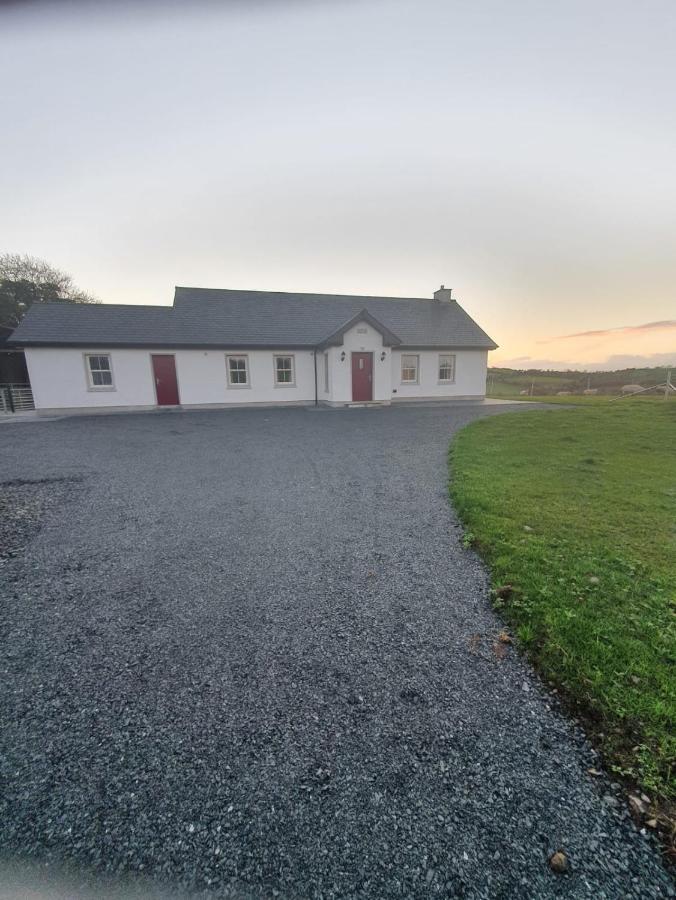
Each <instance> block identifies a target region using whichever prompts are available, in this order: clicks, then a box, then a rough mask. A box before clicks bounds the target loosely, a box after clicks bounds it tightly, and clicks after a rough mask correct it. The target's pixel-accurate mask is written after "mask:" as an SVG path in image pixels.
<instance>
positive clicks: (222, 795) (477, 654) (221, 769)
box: [0, 406, 672, 900]
mask: <svg viewBox="0 0 676 900" xmlns="http://www.w3.org/2000/svg"><path fill="white" fill-rule="evenodd" d="M504 409H505V408H504V407H502V408H501V407H498V408H495V407H493V408H480V407H476V406H465V407H457V408H444V407H434V408H398V409H385V410H378V409H373V410H371V409H354V410H349V411H348V410H340V411H311V410H303V409H287V410H238V411H227V412H202V413H189V414H184V415H175V414H165V415H135V416H111V417H101V418H96V417H91V418H72V419H64V420H60V421H56V422H49V423H35V424H21V425H18V424H17V425H15V426H12V427H6V428H4V429H2V433H0V452H1V459H2V479H3V481H5V482H6V481H9V480H12V481H14V482H15V483H14V484H13V485H10V486H9V487H8V486H7V485H6V484H5V486H4V487H3V488H2V490H3V491H5V494H7V492H9V493H10V494H11V496H12V497H14V498H16V497H19V498H20V497H21V494H22V489H23V488H25V490H26V492H27V496H28V500H27V503H28V506H27V510H28V512H26V514H25V516H23V519H22V522H21V527H20V528H19V529H18V534H19V535H20V540H19V539H17V540H18V542H19V546H16V547H9V546H5V548H4V549H5V554H4V555H5V559H4V563H3V565H2V567H1V568H0V588H1V592H2V604H1V607H0V631H1V633H2V640H3V652H2V663H3V665H2V686H1V688H0V691H1V701H2V703H1V706H2V708H1V710H0V711H1V712H2V716H3V719H2V721H3V728H2V733H1V735H0V776H1V777H2V785H1V790H0V850H1V851H2V852H3V853H4V854H5V856H9V857H11V858H15V857H16V856H17V855H25V856H27V858H29V859H32V860H37V861H39V862H41V863H42V862H45V861H46V862H50V863H53V864H54V865H55V866H58V865H61V864H62V863H63V861H69V862H70V863H71V864H75V865H76V866H80V867H82V869H83V870H84V871H90V872H96V873H98V874H102V873H103V874H108V875H111V874H112V875H115V876H118V875H120V874H123V873H134V874H135V875H136V874H137V873H143V874H144V875H146V876H148V878H149V882H148V883H149V884H151V885H157V884H159V885H166V886H167V887H171V888H174V889H180V890H185V891H186V892H189V893H190V892H194V891H199V892H201V893H200V896H205V897H211V896H219V897H238V898H239V897H242V898H245V897H246V898H269V897H273V896H279V897H286V898H311V897H312V898H329V897H369V898H389V897H428V896H429V897H434V896H443V897H487V898H488V897H490V898H496V897H504V898H515V897H516V898H518V897H529V898H548V897H590V898H591V897H593V898H595V900H600V898H612V900H615V898H619V897H646V898H648V897H650V898H655V897H665V896H672V894H671V893H670V891H671V888H670V880H669V878H668V876H667V875H666V873H665V871H664V870H663V869H662V867H661V864H660V862H659V857H658V853H657V851H656V850H655V848H654V846H653V844H652V842H651V841H652V839H651V838H648V837H645V836H642V835H640V834H639V833H638V832H637V831H636V830H635V828H634V826H633V825H632V823H631V821H630V820H629V819H628V817H627V815H626V813H625V812H624V805H623V804H622V803H621V802H620V801H619V799H618V797H619V794H618V793H617V790H616V789H615V790H614V789H613V786H612V785H611V784H610V782H609V781H607V780H606V779H605V778H601V779H599V778H593V777H591V776H590V775H589V774H587V769H588V768H590V767H592V766H595V765H598V762H597V760H596V759H595V757H594V755H593V753H592V752H591V751H590V750H589V748H588V747H587V746H586V744H585V742H584V740H583V738H582V736H581V735H580V734H579V733H578V732H577V731H576V730H575V729H574V727H573V726H571V725H570V724H568V723H567V722H566V721H565V720H564V719H563V718H562V716H561V715H560V714H559V713H558V712H557V711H556V710H554V709H552V704H551V698H550V696H549V695H548V694H547V693H546V692H545V691H544V690H543V689H542V688H541V686H540V685H539V684H538V682H537V680H536V679H535V678H534V677H533V676H532V675H531V674H530V673H529V671H528V669H527V668H526V666H525V665H524V664H523V662H521V661H520V660H519V659H518V658H517V657H516V654H515V653H514V651H513V650H509V651H508V655H507V657H506V658H505V659H502V660H501V659H499V658H498V657H497V656H496V654H495V652H494V650H493V644H494V641H495V637H496V635H497V632H498V631H499V627H500V626H499V622H498V620H497V619H496V617H495V615H494V614H493V613H492V612H491V609H490V605H489V601H488V597H487V593H488V590H487V578H486V574H485V572H484V569H483V567H482V566H481V564H480V563H479V562H478V560H477V559H476V558H475V556H474V554H473V553H472V552H471V551H468V550H466V549H464V548H463V546H462V542H461V540H460V535H461V532H460V529H459V527H458V524H457V521H456V519H455V517H454V515H453V512H452V510H451V508H450V507H449V503H448V495H447V472H446V454H447V449H448V444H449V440H450V438H451V435H452V434H453V432H454V431H455V430H456V429H457V428H459V427H461V426H462V425H464V424H466V423H467V422H469V421H471V420H472V419H474V418H476V417H477V416H479V415H488V414H491V413H494V412H496V411H501V412H502V411H504ZM510 414H513V413H510ZM43 479H48V480H47V481H44V482H43V483H41V484H38V485H36V484H31V485H22V484H21V483H20V482H21V481H22V480H29V481H42V480H43ZM17 482H19V483H17ZM17 502H19V503H20V502H21V501H20V500H19V501H16V500H14V501H13V502H12V507H13V508H14V506H15V505H16V503H17ZM36 510H37V513H36ZM22 515H23V514H22ZM31 516H32V517H33V520H35V518H36V516H37V518H38V520H39V523H40V525H41V527H40V529H39V530H38V531H36V532H35V529H33V531H31V529H30V528H29V527H28V526H27V525H26V521H27V520H29V519H31ZM24 520H26V521H24ZM33 532H35V533H33ZM10 543H11V541H10ZM559 848H562V849H563V850H565V852H566V853H567V854H568V856H569V858H570V863H571V868H570V871H569V872H568V873H567V874H564V875H556V874H554V873H553V872H552V871H551V870H550V869H549V866H548V864H547V859H548V856H549V855H550V854H551V853H552V852H553V851H555V850H557V849H559Z"/></svg>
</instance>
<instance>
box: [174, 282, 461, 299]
mask: <svg viewBox="0 0 676 900" xmlns="http://www.w3.org/2000/svg"><path fill="white" fill-rule="evenodd" d="M176 291H203V292H205V293H206V292H210V293H214V294H283V295H284V296H285V297H330V298H331V299H333V300H335V299H338V298H340V299H344V300H402V301H406V302H410V301H411V300H415V301H420V302H428V303H438V302H439V301H438V300H435V299H434V297H388V296H387V295H385V294H325V293H317V292H315V291H261V290H257V289H255V288H208V287H195V286H192V287H191V286H190V285H185V284H176V285H174V297H175V296H176ZM454 300H455V298H454Z"/></svg>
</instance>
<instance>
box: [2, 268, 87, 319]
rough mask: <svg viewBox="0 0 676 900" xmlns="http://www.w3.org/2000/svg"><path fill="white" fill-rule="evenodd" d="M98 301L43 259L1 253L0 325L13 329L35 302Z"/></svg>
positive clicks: (64, 273)
mask: <svg viewBox="0 0 676 900" xmlns="http://www.w3.org/2000/svg"><path fill="white" fill-rule="evenodd" d="M55 301H57V302H60V303H99V302H100V301H99V300H97V299H96V297H93V296H92V295H91V294H87V293H86V292H85V291H81V290H80V289H79V288H77V287H76V286H75V284H74V283H73V278H72V276H70V275H68V274H67V273H66V272H62V271H61V270H60V269H55V268H53V267H52V266H50V265H49V263H46V262H45V261H44V260H42V259H37V258H36V257H34V256H25V255H24V256H22V255H21V254H18V253H0V325H5V326H9V327H10V328H15V327H16V326H17V325H18V324H19V322H20V321H21V319H22V318H23V317H24V316H25V314H26V312H27V311H28V309H30V307H31V306H32V305H33V304H34V303H53V302H55Z"/></svg>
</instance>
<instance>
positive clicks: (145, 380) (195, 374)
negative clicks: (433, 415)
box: [11, 286, 496, 415]
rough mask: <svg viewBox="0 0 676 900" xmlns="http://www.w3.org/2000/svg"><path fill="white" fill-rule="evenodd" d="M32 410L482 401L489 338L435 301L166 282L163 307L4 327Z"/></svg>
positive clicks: (444, 298)
mask: <svg viewBox="0 0 676 900" xmlns="http://www.w3.org/2000/svg"><path fill="white" fill-rule="evenodd" d="M11 343H12V344H13V345H15V346H20V347H22V348H23V349H24V351H25V354H26V362H27V365H28V372H29V376H30V383H31V386H32V389H33V397H34V400H35V407H36V409H37V410H38V412H39V413H42V414H45V415H46V414H52V413H75V412H87V413H92V412H104V411H117V410H148V409H154V408H156V407H158V406H166V407H181V408H193V409H194V408H211V407H230V406H256V405H269V406H272V405H284V404H286V405H310V404H315V403H318V404H323V405H329V406H345V405H349V404H353V403H357V404H368V403H373V404H381V405H386V404H390V403H396V402H400V401H411V400H420V401H424V400H439V399H443V398H446V399H450V398H458V399H460V398H463V399H466V398H482V397H484V395H485V392H486V362H487V356H488V351H489V350H493V349H495V347H496V344H495V343H494V342H493V341H492V340H491V339H490V338H489V337H488V335H487V334H486V333H485V332H484V331H482V330H481V328H479V326H478V325H477V324H476V322H474V321H473V320H472V319H471V318H470V317H469V316H468V315H467V313H466V312H465V311H464V309H462V307H461V306H459V305H458V303H457V301H456V300H455V299H453V298H452V297H451V291H450V290H449V289H447V288H444V287H443V286H442V287H441V288H440V289H439V290H438V291H436V292H435V293H434V298H433V299H431V300H430V299H413V298H407V299H404V298H398V297H358V296H345V295H333V294H289V293H276V292H267V291H231V290H208V289H203V288H185V287H177V288H176V292H175V295H174V303H173V306H171V307H161V306H120V305H112V304H100V305H99V304H97V305H78V304H70V303H48V304H40V305H35V306H33V307H32V308H31V309H30V311H29V312H28V314H27V315H26V317H25V318H24V320H23V321H22V322H21V324H20V325H19V327H18V328H17V329H16V331H15V332H14V333H13V335H12V337H11Z"/></svg>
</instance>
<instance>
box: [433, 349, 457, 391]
mask: <svg viewBox="0 0 676 900" xmlns="http://www.w3.org/2000/svg"><path fill="white" fill-rule="evenodd" d="M442 359H448V360H450V362H449V363H448V364H447V365H444V364H443V363H442ZM442 369H450V370H451V377H450V378H442V377H441V370H442ZM437 378H438V381H437V384H455V353H440V354H439V359H438V361H437Z"/></svg>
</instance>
